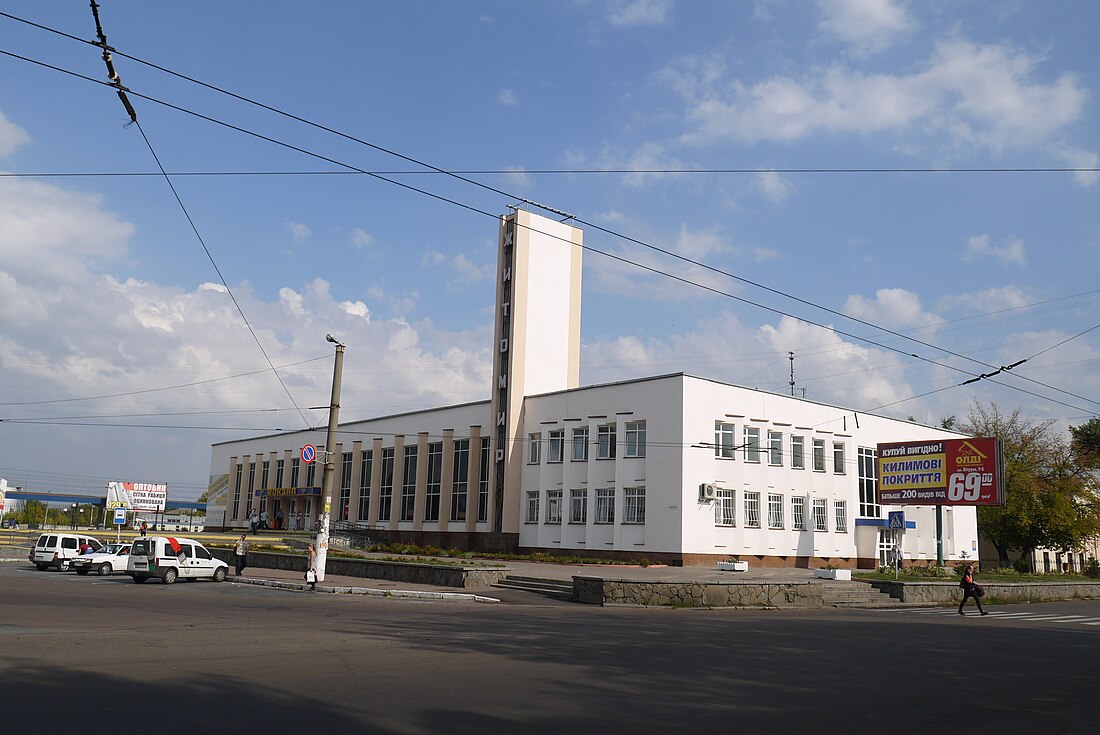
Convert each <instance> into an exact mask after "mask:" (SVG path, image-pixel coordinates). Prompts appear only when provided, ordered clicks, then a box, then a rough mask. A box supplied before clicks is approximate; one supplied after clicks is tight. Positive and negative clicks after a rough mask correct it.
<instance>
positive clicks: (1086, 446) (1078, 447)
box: [1069, 418, 1100, 470]
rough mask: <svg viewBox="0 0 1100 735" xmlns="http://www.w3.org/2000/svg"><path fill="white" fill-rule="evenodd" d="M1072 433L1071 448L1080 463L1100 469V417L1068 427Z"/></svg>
mask: <svg viewBox="0 0 1100 735" xmlns="http://www.w3.org/2000/svg"><path fill="white" fill-rule="evenodd" d="M1069 433H1070V434H1071V435H1073V450H1074V451H1075V452H1077V456H1078V458H1079V460H1080V461H1081V463H1082V464H1085V465H1087V466H1088V467H1089V468H1091V469H1094V470H1095V469H1100V418H1092V419H1089V420H1088V421H1087V422H1085V423H1083V424H1081V425H1080V426H1071V427H1069Z"/></svg>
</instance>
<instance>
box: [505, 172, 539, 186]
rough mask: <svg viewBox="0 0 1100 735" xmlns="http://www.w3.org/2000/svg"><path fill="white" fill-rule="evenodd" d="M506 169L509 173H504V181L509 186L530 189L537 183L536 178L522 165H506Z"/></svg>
mask: <svg viewBox="0 0 1100 735" xmlns="http://www.w3.org/2000/svg"><path fill="white" fill-rule="evenodd" d="M504 170H505V171H508V172H509V173H506V174H504V181H505V182H506V183H507V185H508V186H515V187H519V188H521V189H524V190H530V189H531V187H532V186H534V185H535V179H534V177H532V176H531V175H530V174H529V173H527V172H526V171H524V170H523V168H522V167H517V166H505V167H504Z"/></svg>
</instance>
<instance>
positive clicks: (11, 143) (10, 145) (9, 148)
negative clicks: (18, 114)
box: [0, 112, 31, 156]
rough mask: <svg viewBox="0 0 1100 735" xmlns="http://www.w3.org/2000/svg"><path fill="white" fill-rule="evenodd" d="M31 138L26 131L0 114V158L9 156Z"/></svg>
mask: <svg viewBox="0 0 1100 735" xmlns="http://www.w3.org/2000/svg"><path fill="white" fill-rule="evenodd" d="M30 139H31V136H29V135H27V131H26V130H24V129H23V128H21V127H19V126H18V125H16V124H15V123H13V122H11V121H10V120H8V118H7V117H5V116H4V113H2V112H0V156H10V155H11V154H12V153H14V152H15V149H16V148H18V147H19V146H21V145H23V144H24V143H26V142H28V141H29V140H30Z"/></svg>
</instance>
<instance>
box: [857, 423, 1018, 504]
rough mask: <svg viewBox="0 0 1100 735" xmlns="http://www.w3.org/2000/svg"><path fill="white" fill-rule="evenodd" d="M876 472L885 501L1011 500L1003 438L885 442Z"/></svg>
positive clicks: (999, 502) (971, 501)
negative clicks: (1006, 489) (1007, 494)
mask: <svg viewBox="0 0 1100 735" xmlns="http://www.w3.org/2000/svg"><path fill="white" fill-rule="evenodd" d="M875 473H876V477H877V478H878V494H879V502H880V503H882V504H890V505H1004V504H1005V493H1004V455H1003V451H1002V449H1001V442H1000V440H999V439H988V438H975V439H938V440H934V441H913V442H892V443H890V444H879V445H878V459H877V460H876V461H875Z"/></svg>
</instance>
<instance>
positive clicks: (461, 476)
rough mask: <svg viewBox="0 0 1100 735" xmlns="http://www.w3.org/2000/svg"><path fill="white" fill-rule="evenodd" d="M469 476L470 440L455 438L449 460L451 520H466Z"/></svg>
mask: <svg viewBox="0 0 1100 735" xmlns="http://www.w3.org/2000/svg"><path fill="white" fill-rule="evenodd" d="M469 477H470V440H469V439H456V440H455V444H454V461H452V462H451V520H452V521H464V520H466V488H467V486H468V485H469Z"/></svg>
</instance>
